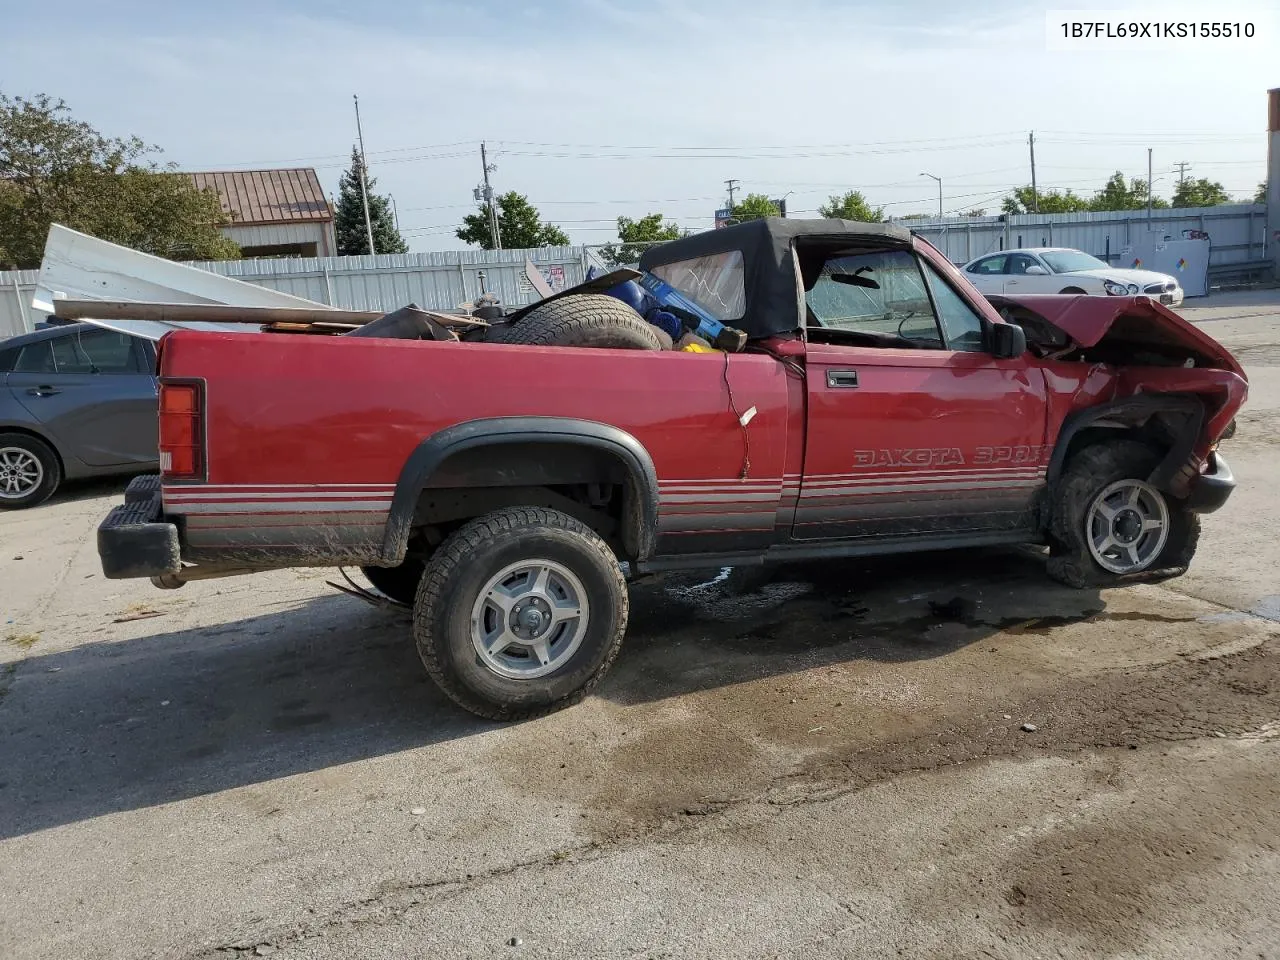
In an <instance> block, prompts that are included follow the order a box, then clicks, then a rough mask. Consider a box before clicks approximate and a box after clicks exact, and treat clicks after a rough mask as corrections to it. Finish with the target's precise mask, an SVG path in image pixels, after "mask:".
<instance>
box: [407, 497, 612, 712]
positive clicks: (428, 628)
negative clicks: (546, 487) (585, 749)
mask: <svg viewBox="0 0 1280 960" xmlns="http://www.w3.org/2000/svg"><path fill="white" fill-rule="evenodd" d="M541 561H545V562H546V563H547V564H548V565H553V566H555V567H556V568H557V569H559V570H563V571H568V573H569V574H570V576H571V577H572V578H573V579H574V580H575V581H576V585H577V587H578V588H580V589H581V590H582V592H583V595H584V597H585V600H586V604H585V605H583V609H584V610H586V611H587V616H586V622H585V624H584V625H583V627H582V634H581V638H580V640H578V641H577V643H576V646H571V647H566V651H567V652H566V653H565V654H564V660H563V662H561V663H559V665H558V666H556V667H555V668H554V669H553V670H552V672H550V673H547V674H545V675H542V676H536V677H531V678H519V677H516V678H513V677H510V676H503V675H501V674H500V673H499V672H497V671H496V670H495V668H494V667H493V666H492V665H491V659H489V660H487V659H486V658H485V657H484V656H482V654H481V652H480V649H479V647H478V646H477V643H481V644H482V643H483V633H484V629H483V624H484V619H483V618H484V617H486V616H491V615H492V611H490V612H489V613H488V614H486V613H485V612H483V610H482V612H481V613H480V619H476V618H475V616H474V615H475V614H476V611H477V608H478V605H479V604H482V600H483V598H482V597H481V594H482V593H486V595H487V596H492V595H493V593H494V590H491V589H489V588H490V587H491V586H492V581H493V578H495V577H498V576H501V574H502V573H503V571H505V570H508V569H510V568H511V567H513V566H519V565H522V564H528V565H530V566H538V565H539V564H540V562H541ZM503 596H504V597H506V598H507V599H510V596H511V595H510V594H505V593H504V594H503ZM515 596H516V598H517V599H519V597H521V596H524V594H517V595H515ZM627 613H628V598H627V586H626V582H625V581H624V580H623V577H622V571H621V569H620V568H619V566H618V561H617V558H616V557H615V556H614V555H613V551H612V550H610V549H609V546H608V545H607V544H606V543H605V542H604V541H603V540H602V539H601V538H600V537H599V535H597V534H596V533H595V532H594V531H593V530H591V529H590V528H589V527H587V526H585V525H584V524H582V523H580V522H579V521H578V520H576V519H574V518H573V517H570V516H568V515H566V514H563V513H560V512H559V511H557V510H547V509H543V508H540V507H511V508H507V509H504V510H499V511H496V512H495V513H491V514H488V515H487V516H484V517H481V518H479V519H478V520H473V521H471V522H470V523H468V524H467V525H466V526H464V527H462V528H460V529H459V530H457V531H455V532H454V533H453V534H452V535H451V536H450V537H449V538H448V539H447V540H445V542H444V543H443V544H441V545H440V547H439V548H438V549H437V550H436V552H435V553H434V554H432V556H431V558H430V559H429V560H428V561H427V564H426V570H425V572H424V574H423V577H422V582H421V583H420V584H419V585H418V595H417V599H416V600H415V603H414V611H413V634H414V639H415V640H416V641H417V645H418V654H419V655H420V656H421V657H422V662H423V665H424V666H425V667H426V668H427V673H429V674H430V675H431V678H432V679H433V680H435V682H436V684H437V685H439V687H440V689H441V690H443V691H444V692H445V693H446V694H447V695H448V696H449V697H450V698H451V699H452V700H453V701H454V702H456V703H457V704H458V705H459V706H461V707H463V708H464V709H466V710H469V711H470V712H472V713H474V714H477V715H479V716H481V717H485V718H487V719H490V720H501V721H513V720H526V719H529V718H532V717H537V716H541V715H543V714H546V713H551V712H552V711H555V710H558V709H560V708H562V707H566V706H569V705H571V704H574V703H577V702H578V701H579V700H581V699H582V698H583V697H585V696H586V695H587V694H588V693H589V692H590V691H591V690H592V689H593V688H594V687H595V685H596V684H597V683H599V682H600V679H601V678H602V677H603V676H604V674H605V672H606V671H607V670H608V668H609V665H610V664H611V663H612V662H613V660H614V658H615V657H616V656H617V655H618V650H619V649H620V647H621V645H622V637H623V634H624V633H625V632H626V628H627ZM512 616H513V617H516V616H518V610H517V611H515V612H513V614H512ZM559 630H560V628H559V627H555V628H552V631H551V632H550V633H548V634H545V635H544V636H545V637H549V638H551V640H552V643H553V644H554V642H555V637H557V636H565V635H564V634H560V633H558V632H557V631H559ZM530 656H531V657H532V654H530ZM552 662H555V661H554V660H553V661H552ZM529 663H530V664H531V665H534V666H536V664H535V662H534V660H533V659H530V660H529Z"/></svg>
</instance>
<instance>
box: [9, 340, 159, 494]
mask: <svg viewBox="0 0 1280 960" xmlns="http://www.w3.org/2000/svg"><path fill="white" fill-rule="evenodd" d="M155 366H156V352H155V345H154V344H152V343H151V342H150V341H148V340H144V339H142V338H140V337H132V336H129V335H128V334H124V333H119V332H117V331H114V330H103V329H99V328H97V327H94V326H92V325H90V324H87V323H73V324H69V325H65V326H63V325H50V326H49V327H47V328H46V329H44V330H37V331H36V332H34V333H28V334H23V335H21V336H17V337H13V338H11V339H8V340H5V341H4V342H2V343H0V508H9V509H13V508H18V507H30V506H33V505H35V504H37V503H40V502H41V501H43V500H46V499H48V497H49V496H50V495H51V494H52V493H53V492H54V491H55V490H56V489H57V488H58V486H59V485H60V484H61V483H62V481H64V480H74V479H76V478H79V477H91V476H103V475H108V474H129V473H141V472H144V471H146V470H154V469H156V468H157V467H158V465H159V454H158V452H157V449H158V448H157V443H156V435H157V428H156V398H157V392H158V391H157V385H156V378H155V376H154V370H155Z"/></svg>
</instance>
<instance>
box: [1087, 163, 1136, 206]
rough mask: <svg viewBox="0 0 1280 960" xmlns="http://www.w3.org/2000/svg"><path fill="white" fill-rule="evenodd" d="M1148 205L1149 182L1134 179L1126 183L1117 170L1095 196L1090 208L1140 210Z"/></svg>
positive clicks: (1122, 175)
mask: <svg viewBox="0 0 1280 960" xmlns="http://www.w3.org/2000/svg"><path fill="white" fill-rule="evenodd" d="M1146 205H1147V181H1145V180H1139V179H1138V178H1136V177H1134V178H1133V179H1131V180H1129V182H1128V183H1126V182H1125V179H1124V174H1123V173H1121V172H1120V171H1119V170H1117V171H1116V172H1115V173H1113V174H1112V175H1111V178H1110V179H1109V180H1107V182H1106V183H1104V184H1103V185H1102V189H1101V190H1099V191H1098V192H1097V193H1096V194H1094V197H1093V200H1092V201H1091V202H1090V204H1089V206H1090V207H1092V208H1093V209H1094V210H1140V209H1142V208H1143V207H1145V206H1146Z"/></svg>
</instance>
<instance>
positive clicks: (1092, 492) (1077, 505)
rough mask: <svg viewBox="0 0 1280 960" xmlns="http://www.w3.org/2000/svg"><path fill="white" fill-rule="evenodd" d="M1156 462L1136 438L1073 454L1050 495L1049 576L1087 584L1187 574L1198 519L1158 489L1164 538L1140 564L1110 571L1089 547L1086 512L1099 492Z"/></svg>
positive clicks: (1154, 453) (1142, 476) (1141, 474)
mask: <svg viewBox="0 0 1280 960" xmlns="http://www.w3.org/2000/svg"><path fill="white" fill-rule="evenodd" d="M1160 460H1161V453H1160V451H1158V450H1156V449H1154V448H1153V447H1150V446H1148V445H1147V444H1145V443H1141V442H1139V441H1136V440H1111V441H1108V442H1106V443H1098V444H1094V445H1093V446H1089V447H1086V448H1085V449H1083V450H1081V451H1080V452H1079V453H1077V454H1076V455H1075V456H1074V457H1072V458H1071V461H1070V462H1069V463H1068V464H1067V467H1066V470H1065V471H1064V472H1063V475H1062V478H1061V479H1060V480H1059V482H1058V484H1057V486H1056V488H1055V489H1054V491H1053V494H1052V506H1051V509H1052V515H1051V518H1050V527H1049V548H1050V549H1049V564H1048V572H1049V575H1050V576H1051V577H1053V579H1055V580H1057V581H1059V582H1060V583H1065V584H1067V585H1068V586H1071V587H1077V588H1086V587H1101V586H1107V585H1110V584H1116V583H1124V582H1131V581H1136V580H1148V581H1149V580H1155V579H1167V578H1169V577H1175V576H1180V575H1181V574H1183V573H1185V572H1186V569H1187V567H1188V566H1189V565H1190V564H1191V559H1192V557H1193V556H1195V552H1196V547H1197V545H1198V544H1199V541H1200V517H1199V516H1198V515H1197V514H1194V513H1192V512H1191V511H1190V510H1188V509H1187V508H1186V507H1185V506H1183V505H1182V504H1181V503H1179V501H1177V500H1175V499H1173V498H1172V497H1169V496H1167V495H1165V494H1160V493H1159V492H1158V491H1156V493H1157V495H1159V496H1161V497H1162V498H1163V501H1164V505H1165V507H1166V508H1167V511H1168V536H1167V538H1166V540H1165V543H1164V545H1163V547H1161V548H1160V550H1159V552H1158V553H1156V554H1155V555H1154V556H1153V557H1151V558H1150V559H1149V560H1148V561H1147V562H1145V563H1144V564H1143V565H1142V566H1141V568H1138V569H1133V570H1132V571H1129V572H1125V573H1117V572H1114V571H1111V570H1108V569H1106V568H1104V567H1103V566H1101V565H1100V564H1099V563H1098V561H1097V560H1096V559H1095V558H1094V556H1093V553H1092V551H1091V550H1090V548H1089V542H1088V537H1089V531H1088V524H1089V516H1090V511H1091V509H1092V508H1093V505H1094V503H1095V501H1096V500H1098V498H1099V497H1100V495H1101V494H1102V493H1103V491H1105V490H1106V489H1107V488H1108V487H1110V486H1111V485H1112V484H1115V483H1118V482H1120V481H1124V480H1140V481H1145V480H1146V478H1147V477H1148V476H1150V474H1151V471H1152V470H1154V469H1155V468H1156V466H1157V465H1158V464H1159V463H1160Z"/></svg>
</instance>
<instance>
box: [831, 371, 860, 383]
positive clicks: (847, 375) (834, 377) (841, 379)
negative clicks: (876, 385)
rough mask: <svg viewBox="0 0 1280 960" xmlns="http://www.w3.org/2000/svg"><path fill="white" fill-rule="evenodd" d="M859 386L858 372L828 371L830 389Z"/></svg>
mask: <svg viewBox="0 0 1280 960" xmlns="http://www.w3.org/2000/svg"><path fill="white" fill-rule="evenodd" d="M857 385H858V371H857V370H828V371H827V386H828V387H856V386H857Z"/></svg>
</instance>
